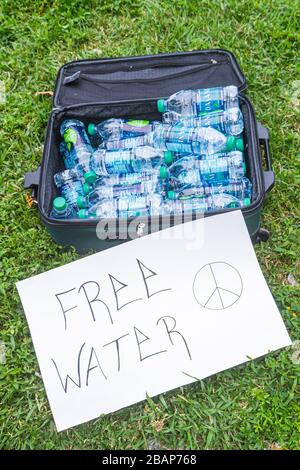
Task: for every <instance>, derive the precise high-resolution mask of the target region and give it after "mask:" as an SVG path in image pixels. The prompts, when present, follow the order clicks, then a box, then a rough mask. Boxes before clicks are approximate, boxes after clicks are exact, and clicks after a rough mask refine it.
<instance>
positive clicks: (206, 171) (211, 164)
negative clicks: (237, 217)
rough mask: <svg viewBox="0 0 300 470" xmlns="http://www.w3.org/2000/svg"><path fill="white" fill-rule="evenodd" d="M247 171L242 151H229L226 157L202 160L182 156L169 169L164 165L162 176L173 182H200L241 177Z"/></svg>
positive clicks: (182, 183)
mask: <svg viewBox="0 0 300 470" xmlns="http://www.w3.org/2000/svg"><path fill="white" fill-rule="evenodd" d="M245 173H246V165H245V162H244V158H243V154H242V152H229V153H228V154H227V156H226V157H221V158H210V159H208V160H201V159H199V158H194V157H193V156H192V155H190V156H186V157H182V158H181V159H179V160H177V161H176V162H175V163H173V165H171V166H170V167H169V168H168V169H167V168H165V167H162V168H161V170H160V177H161V178H163V179H167V178H168V179H170V181H171V184H174V185H176V184H177V185H184V184H195V185H198V184H200V183H201V182H202V181H203V180H206V181H212V180H224V179H236V178H241V177H242V176H244V175H245Z"/></svg>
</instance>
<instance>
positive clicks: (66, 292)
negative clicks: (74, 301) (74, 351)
mask: <svg viewBox="0 0 300 470" xmlns="http://www.w3.org/2000/svg"><path fill="white" fill-rule="evenodd" d="M73 290H75V287H73V289H70V290H66V291H65V292H60V293H59V294H55V297H56V298H57V300H58V301H59V305H60V306H61V309H62V312H63V316H64V321H65V330H66V329H67V317H66V313H67V312H69V311H70V310H73V309H74V308H77V307H78V305H74V306H73V307H70V308H67V309H66V310H65V309H64V307H63V304H62V302H61V300H60V298H59V296H60V295H65V294H68V293H69V292H72V291H73Z"/></svg>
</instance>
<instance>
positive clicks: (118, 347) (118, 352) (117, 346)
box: [103, 333, 129, 372]
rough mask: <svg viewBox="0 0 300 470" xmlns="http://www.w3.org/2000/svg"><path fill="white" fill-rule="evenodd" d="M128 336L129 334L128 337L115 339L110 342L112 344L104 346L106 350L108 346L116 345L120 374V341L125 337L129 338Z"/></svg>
mask: <svg viewBox="0 0 300 470" xmlns="http://www.w3.org/2000/svg"><path fill="white" fill-rule="evenodd" d="M128 335H129V333H126V335H123V336H119V338H117V339H114V340H113V341H110V343H106V344H103V347H104V348H105V347H106V346H109V345H110V344H113V343H116V349H117V357H118V372H119V371H120V368H121V361H120V346H119V340H120V339H122V338H125V336H128Z"/></svg>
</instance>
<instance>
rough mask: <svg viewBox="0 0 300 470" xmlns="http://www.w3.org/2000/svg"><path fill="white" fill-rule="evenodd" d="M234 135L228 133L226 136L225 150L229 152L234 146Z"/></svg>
mask: <svg viewBox="0 0 300 470" xmlns="http://www.w3.org/2000/svg"><path fill="white" fill-rule="evenodd" d="M236 140H237V139H236V137H234V136H233V135H230V136H228V137H227V142H226V146H225V151H226V152H231V151H232V150H234V149H235V146H236Z"/></svg>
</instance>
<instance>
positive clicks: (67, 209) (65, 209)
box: [50, 197, 77, 219]
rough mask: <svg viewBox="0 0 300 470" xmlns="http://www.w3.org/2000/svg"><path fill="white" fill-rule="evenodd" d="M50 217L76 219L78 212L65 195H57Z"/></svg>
mask: <svg viewBox="0 0 300 470" xmlns="http://www.w3.org/2000/svg"><path fill="white" fill-rule="evenodd" d="M50 217H52V218H54V219H75V218H76V217H77V216H76V212H75V210H74V208H73V207H72V206H69V205H68V204H67V201H66V200H65V198H63V197H56V198H55V199H53V207H52V211H51V213H50Z"/></svg>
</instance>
